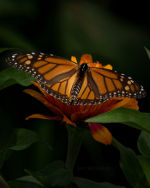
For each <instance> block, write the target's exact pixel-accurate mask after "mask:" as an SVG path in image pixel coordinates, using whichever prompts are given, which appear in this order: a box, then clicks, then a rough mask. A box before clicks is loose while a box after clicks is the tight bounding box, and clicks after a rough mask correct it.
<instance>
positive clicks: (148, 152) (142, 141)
mask: <svg viewBox="0 0 150 188" xmlns="http://www.w3.org/2000/svg"><path fill="white" fill-rule="evenodd" d="M137 144H138V149H139V151H140V152H141V154H143V155H144V156H147V157H150V134H149V133H147V132H145V131H142V132H141V134H140V136H139V138H138V142H137Z"/></svg>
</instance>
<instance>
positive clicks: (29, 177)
mask: <svg viewBox="0 0 150 188" xmlns="http://www.w3.org/2000/svg"><path fill="white" fill-rule="evenodd" d="M16 180H17V181H26V182H31V183H36V184H38V185H40V186H43V185H42V184H41V183H40V182H39V181H37V179H35V178H34V177H33V176H23V177H21V178H18V179H16Z"/></svg>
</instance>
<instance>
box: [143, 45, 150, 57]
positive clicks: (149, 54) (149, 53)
mask: <svg viewBox="0 0 150 188" xmlns="http://www.w3.org/2000/svg"><path fill="white" fill-rule="evenodd" d="M144 48H145V51H146V53H147V56H148V58H149V59H150V50H149V49H148V48H146V47H144Z"/></svg>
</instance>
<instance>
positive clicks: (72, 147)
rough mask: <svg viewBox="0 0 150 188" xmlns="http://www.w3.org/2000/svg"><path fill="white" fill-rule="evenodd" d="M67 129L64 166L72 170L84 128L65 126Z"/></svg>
mask: <svg viewBox="0 0 150 188" xmlns="http://www.w3.org/2000/svg"><path fill="white" fill-rule="evenodd" d="M66 127H67V131H68V151H67V158H66V162H65V167H66V168H69V169H71V170H73V168H74V165H75V162H76V159H77V156H78V153H79V151H80V147H81V144H82V141H83V138H84V132H85V131H84V129H82V128H77V127H71V126H69V125H67V126H66Z"/></svg>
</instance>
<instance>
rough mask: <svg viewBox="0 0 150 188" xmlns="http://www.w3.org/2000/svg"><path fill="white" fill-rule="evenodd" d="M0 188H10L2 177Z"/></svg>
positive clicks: (0, 177) (0, 178)
mask: <svg viewBox="0 0 150 188" xmlns="http://www.w3.org/2000/svg"><path fill="white" fill-rule="evenodd" d="M0 188H9V186H8V184H7V183H6V181H5V180H4V179H3V177H2V176H0Z"/></svg>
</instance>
